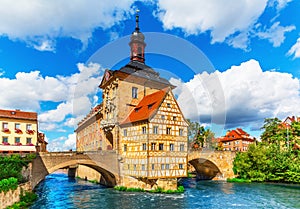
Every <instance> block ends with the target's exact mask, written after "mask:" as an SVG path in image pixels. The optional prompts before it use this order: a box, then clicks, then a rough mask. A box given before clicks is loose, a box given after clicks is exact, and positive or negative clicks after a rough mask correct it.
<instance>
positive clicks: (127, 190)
mask: <svg viewBox="0 0 300 209" xmlns="http://www.w3.org/2000/svg"><path fill="white" fill-rule="evenodd" d="M114 189H115V190H118V191H124V192H150V193H166V194H174V193H183V192H184V187H183V186H179V187H178V188H177V190H163V189H162V188H161V187H157V188H156V189H153V190H144V189H142V188H127V187H125V186H115V187H114Z"/></svg>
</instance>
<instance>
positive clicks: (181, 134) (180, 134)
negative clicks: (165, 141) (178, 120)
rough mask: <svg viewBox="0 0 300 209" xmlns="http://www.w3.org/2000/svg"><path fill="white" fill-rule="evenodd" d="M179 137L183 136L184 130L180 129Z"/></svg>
mask: <svg viewBox="0 0 300 209" xmlns="http://www.w3.org/2000/svg"><path fill="white" fill-rule="evenodd" d="M179 136H183V129H182V128H180V129H179Z"/></svg>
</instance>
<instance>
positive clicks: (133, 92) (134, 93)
mask: <svg viewBox="0 0 300 209" xmlns="http://www.w3.org/2000/svg"><path fill="white" fill-rule="evenodd" d="M132 98H133V99H137V98H138V88H136V87H132Z"/></svg>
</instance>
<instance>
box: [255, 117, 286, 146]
mask: <svg viewBox="0 0 300 209" xmlns="http://www.w3.org/2000/svg"><path fill="white" fill-rule="evenodd" d="M261 129H264V132H263V133H262V135H261V137H260V138H261V140H262V142H265V143H268V144H273V143H276V144H278V145H279V144H280V142H281V141H286V129H284V128H283V126H282V122H281V120H279V119H278V118H266V119H265V121H264V125H263V127H262V128H261Z"/></svg>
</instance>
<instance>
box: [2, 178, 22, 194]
mask: <svg viewBox="0 0 300 209" xmlns="http://www.w3.org/2000/svg"><path fill="white" fill-rule="evenodd" d="M17 188H18V179H16V178H14V177H10V178H8V179H2V180H1V181H0V192H4V193H6V192H8V191H9V190H15V189H17Z"/></svg>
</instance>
